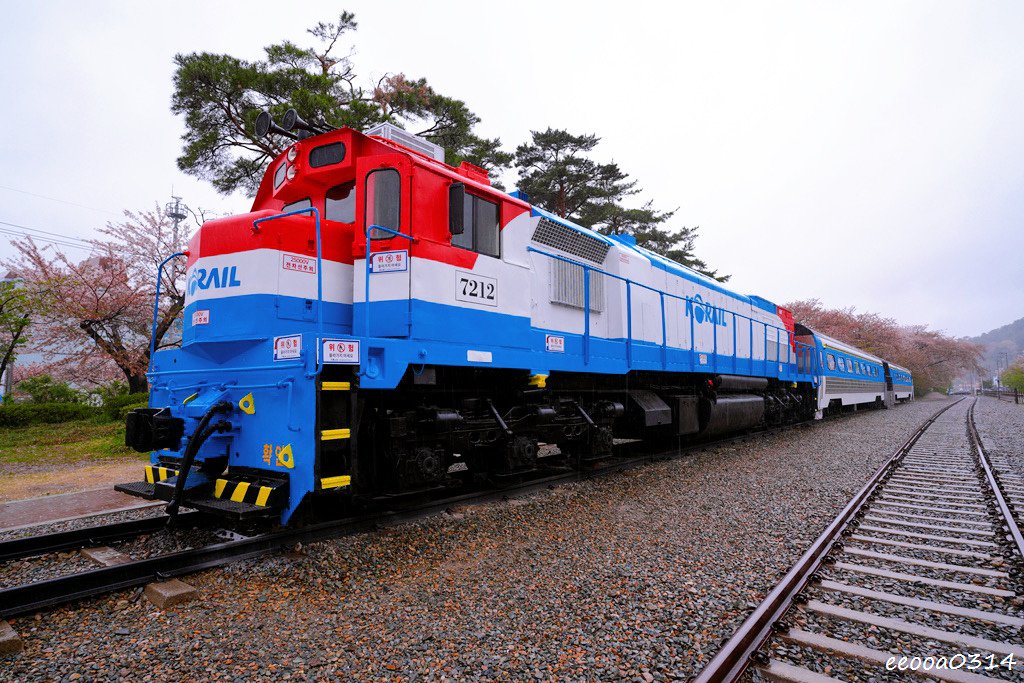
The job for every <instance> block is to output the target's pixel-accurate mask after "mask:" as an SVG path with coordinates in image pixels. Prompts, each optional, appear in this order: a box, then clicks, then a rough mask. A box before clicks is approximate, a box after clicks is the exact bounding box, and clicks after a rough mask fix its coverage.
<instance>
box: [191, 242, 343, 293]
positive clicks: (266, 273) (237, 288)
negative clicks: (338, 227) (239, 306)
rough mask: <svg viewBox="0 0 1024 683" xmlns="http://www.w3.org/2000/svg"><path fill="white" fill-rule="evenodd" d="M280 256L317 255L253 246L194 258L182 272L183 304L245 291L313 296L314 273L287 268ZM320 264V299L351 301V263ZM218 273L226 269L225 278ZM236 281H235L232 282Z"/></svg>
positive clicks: (306, 258) (307, 259)
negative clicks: (184, 271)
mask: <svg viewBox="0 0 1024 683" xmlns="http://www.w3.org/2000/svg"><path fill="white" fill-rule="evenodd" d="M283 257H290V258H294V259H300V260H301V261H302V262H304V263H305V262H312V263H316V257H312V256H305V255H302V254H293V253H290V252H286V251H279V250H277V249H253V250H251V251H239V252H235V253H232V254H218V255H216V256H203V257H200V258H198V259H196V261H195V263H193V264H192V265H191V266H190V267H189V269H188V271H187V272H186V274H185V283H186V285H185V306H186V307H188V306H189V305H190V304H192V303H196V302H199V301H205V300H209V299H226V298H229V297H235V296H243V295H247V294H271V295H280V296H291V297H297V298H303V299H316V274H315V273H311V272H301V271H296V270H286V269H285V268H284V266H283V265H282V264H283V261H282V258H283ZM321 264H322V267H323V300H324V301H326V302H330V303H343V304H350V303H352V272H353V269H352V266H351V265H350V264H348V263H340V262H338V261H328V260H326V259H324V260H322V261H321ZM232 269H234V270H232ZM214 270H216V271H217V272H218V278H217V279H216V282H215V283H210V282H209V279H208V278H209V277H210V275H211V274H212V272H213V271H214ZM202 273H205V275H203V278H204V279H205V280H206V282H205V284H206V287H205V288H204V287H202V286H201V282H202V280H201V279H200V275H201V274H202ZM221 273H226V274H227V277H228V278H229V279H227V281H225V280H224V279H223V278H221V277H220V274H221ZM235 282H237V283H238V284H233V283H235Z"/></svg>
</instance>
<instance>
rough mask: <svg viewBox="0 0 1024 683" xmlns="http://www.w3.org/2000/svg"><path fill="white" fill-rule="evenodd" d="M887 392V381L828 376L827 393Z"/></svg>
mask: <svg viewBox="0 0 1024 683" xmlns="http://www.w3.org/2000/svg"><path fill="white" fill-rule="evenodd" d="M872 392H873V393H876V394H879V395H882V394H884V393H885V382H869V381H867V380H862V379H847V378H845V377H826V378H825V393H827V394H844V393H872Z"/></svg>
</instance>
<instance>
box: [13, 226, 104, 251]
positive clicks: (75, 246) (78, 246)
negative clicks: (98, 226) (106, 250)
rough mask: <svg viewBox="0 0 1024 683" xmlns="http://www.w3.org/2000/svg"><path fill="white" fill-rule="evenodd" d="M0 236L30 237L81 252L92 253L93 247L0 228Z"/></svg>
mask: <svg viewBox="0 0 1024 683" xmlns="http://www.w3.org/2000/svg"><path fill="white" fill-rule="evenodd" d="M0 234H3V235H12V236H14V237H31V238H32V239H34V240H38V241H40V242H49V243H50V244H59V245H60V246H64V247H71V248H72V249H81V250H82V251H92V250H93V249H94V248H95V247H93V246H91V245H86V244H74V243H73V242H64V241H62V240H58V239H54V238H52V237H44V236H42V235H32V234H30V233H27V232H19V231H18V230H8V229H7V228H0Z"/></svg>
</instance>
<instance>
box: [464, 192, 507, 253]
mask: <svg viewBox="0 0 1024 683" xmlns="http://www.w3.org/2000/svg"><path fill="white" fill-rule="evenodd" d="M462 225H463V231H462V234H461V235H453V236H452V246H453V247H459V248H461V249H468V250H470V251H475V252H477V253H480V254H485V255H487V256H493V257H495V258H500V257H501V238H500V231H499V229H498V205H497V204H495V203H494V202H489V201H487V200H486V199H483V198H481V197H476V196H474V195H471V194H469V193H467V194H466V201H465V202H464V203H463V205H462Z"/></svg>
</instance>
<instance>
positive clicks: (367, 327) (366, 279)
mask: <svg viewBox="0 0 1024 683" xmlns="http://www.w3.org/2000/svg"><path fill="white" fill-rule="evenodd" d="M371 230H382V231H384V232H386V233H389V234H390V235H391V236H392V237H404V238H405V239H407V240H409V241H410V242H415V241H416V240H415V239H414V238H413V236H412V235H406V234H405V233H404V232H399V231H398V230H392V229H391V228H385V227H384V226H383V225H377V224H373V225H367V226H366V227H365V228H364V229H363V236H365V237H366V262H365V263H364V264H363V270H364V271H365V273H364V284H363V298H364V299H365V301H364V305H363V308H364V309H365V313H364V316H363V317H364V318H365V320H366V325H365V329H364V330H363V334H364V335H366V336H367V337H369V336H370V272H371V271H370V244H371V240H370V231H371ZM406 258H411V257H406ZM408 267H409V266H408V264H406V268H408ZM410 277H411V276H410ZM409 296H410V297H411V296H412V292H410V293H409Z"/></svg>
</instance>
